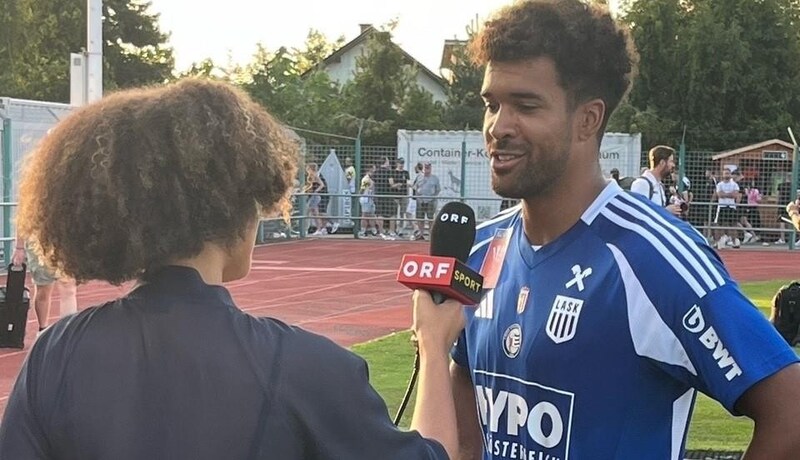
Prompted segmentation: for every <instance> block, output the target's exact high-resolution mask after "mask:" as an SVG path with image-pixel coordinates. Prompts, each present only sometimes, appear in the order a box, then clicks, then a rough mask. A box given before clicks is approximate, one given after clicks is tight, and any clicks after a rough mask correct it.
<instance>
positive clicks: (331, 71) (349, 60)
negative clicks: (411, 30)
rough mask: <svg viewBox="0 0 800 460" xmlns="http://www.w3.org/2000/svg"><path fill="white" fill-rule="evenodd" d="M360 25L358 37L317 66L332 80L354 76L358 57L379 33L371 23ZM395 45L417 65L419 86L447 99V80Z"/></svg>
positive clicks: (348, 79)
mask: <svg viewBox="0 0 800 460" xmlns="http://www.w3.org/2000/svg"><path fill="white" fill-rule="evenodd" d="M360 27H361V33H360V34H359V35H358V36H357V37H356V38H354V39H352V40H350V41H349V42H347V43H346V44H345V45H344V46H342V47H341V48H339V49H338V50H336V51H334V52H333V53H332V54H331V55H330V56H328V57H326V58H325V59H324V60H323V61H322V62H321V63H320V64H319V65H318V66H317V69H322V70H324V71H325V72H326V73H327V74H328V75H329V76H330V78H331V80H333V81H336V82H338V83H339V84H344V83H346V82H348V81H350V80H351V79H352V78H353V74H354V72H355V70H356V58H357V57H358V56H361V55H362V54H363V53H364V52H366V50H367V42H368V40H369V38H370V36H372V35H373V34H375V33H378V30H376V29H375V28H374V27H373V26H372V25H371V24H360ZM395 46H397V48H398V49H399V50H400V51H401V52H402V53H403V56H404V57H405V59H406V62H407V63H408V64H409V65H412V66H414V67H416V69H417V84H418V85H419V87H420V88H422V89H424V90H426V91H428V92H429V93H431V95H432V96H433V100H434V101H439V102H445V101H447V82H446V81H445V80H444V79H443V78H442V77H440V76H439V75H437V74H435V73H434V72H433V71H431V70H430V69H428V68H427V67H425V66H424V65H423V64H422V63H421V62H419V61H417V60H416V59H415V58H414V57H413V56H411V55H410V54H408V53H407V52H406V51H405V50H403V48H401V47H400V46H399V45H396V44H395Z"/></svg>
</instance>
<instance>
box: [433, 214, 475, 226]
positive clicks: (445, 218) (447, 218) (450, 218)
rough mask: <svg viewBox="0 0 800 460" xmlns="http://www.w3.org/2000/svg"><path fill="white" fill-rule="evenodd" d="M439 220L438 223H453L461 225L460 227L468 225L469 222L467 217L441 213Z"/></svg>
mask: <svg viewBox="0 0 800 460" xmlns="http://www.w3.org/2000/svg"><path fill="white" fill-rule="evenodd" d="M439 220H440V221H442V222H453V223H455V224H461V225H464V224H466V223H468V222H469V217H467V216H462V215H459V214H455V213H446V212H443V213H442V214H441V215H440V216H439Z"/></svg>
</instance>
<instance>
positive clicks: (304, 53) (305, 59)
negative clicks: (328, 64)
mask: <svg viewBox="0 0 800 460" xmlns="http://www.w3.org/2000/svg"><path fill="white" fill-rule="evenodd" d="M342 45H344V37H343V36H340V37H339V38H337V39H336V40H335V41H333V42H331V41H328V38H327V37H326V36H325V35H324V34H322V33H321V32H320V31H318V30H316V29H310V30H309V31H308V35H306V41H305V44H304V46H303V48H302V49H297V48H295V49H293V50H292V54H293V55H294V56H295V61H296V65H297V71H298V72H300V73H301V74H303V73H306V72H308V71H309V70H311V69H313V68H314V67H315V66H316V65H317V64H319V63H320V62H322V61H323V60H325V58H326V57H328V56H330V55H331V54H333V52H334V51H336V50H337V49H339V48H341V47H342Z"/></svg>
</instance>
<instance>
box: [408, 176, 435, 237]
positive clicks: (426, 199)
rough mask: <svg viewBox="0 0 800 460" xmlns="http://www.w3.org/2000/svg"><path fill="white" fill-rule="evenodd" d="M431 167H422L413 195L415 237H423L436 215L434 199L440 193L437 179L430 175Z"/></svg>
mask: <svg viewBox="0 0 800 460" xmlns="http://www.w3.org/2000/svg"><path fill="white" fill-rule="evenodd" d="M432 171H433V167H432V166H431V164H430V163H427V162H426V163H424V164H423V165H422V177H421V178H420V180H419V181H418V182H417V184H416V189H415V195H417V222H416V224H417V227H416V228H415V229H414V234H415V236H416V237H419V236H422V238H424V237H425V234H426V233H427V231H428V230H429V227H430V223H431V221H433V218H434V216H435V215H436V197H437V196H439V192H441V191H442V187H441V185H439V178H438V177H437V176H436V175H435V174H433V173H432Z"/></svg>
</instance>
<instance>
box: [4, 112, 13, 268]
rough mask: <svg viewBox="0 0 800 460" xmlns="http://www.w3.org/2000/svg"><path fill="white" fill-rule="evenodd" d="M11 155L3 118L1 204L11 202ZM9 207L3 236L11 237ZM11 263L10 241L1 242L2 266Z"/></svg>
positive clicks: (7, 124)
mask: <svg viewBox="0 0 800 460" xmlns="http://www.w3.org/2000/svg"><path fill="white" fill-rule="evenodd" d="M12 164H13V159H12V154H11V119H10V118H3V202H5V203H10V202H11V191H12V186H11V176H12V174H11V170H12V168H13V165H12ZM11 233H12V232H11V207H10V206H4V207H3V236H5V237H7V238H8V237H10V236H11ZM9 263H11V241H10V240H6V241H3V264H4V265H3V266H5V267H7V266H8V264H9Z"/></svg>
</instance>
